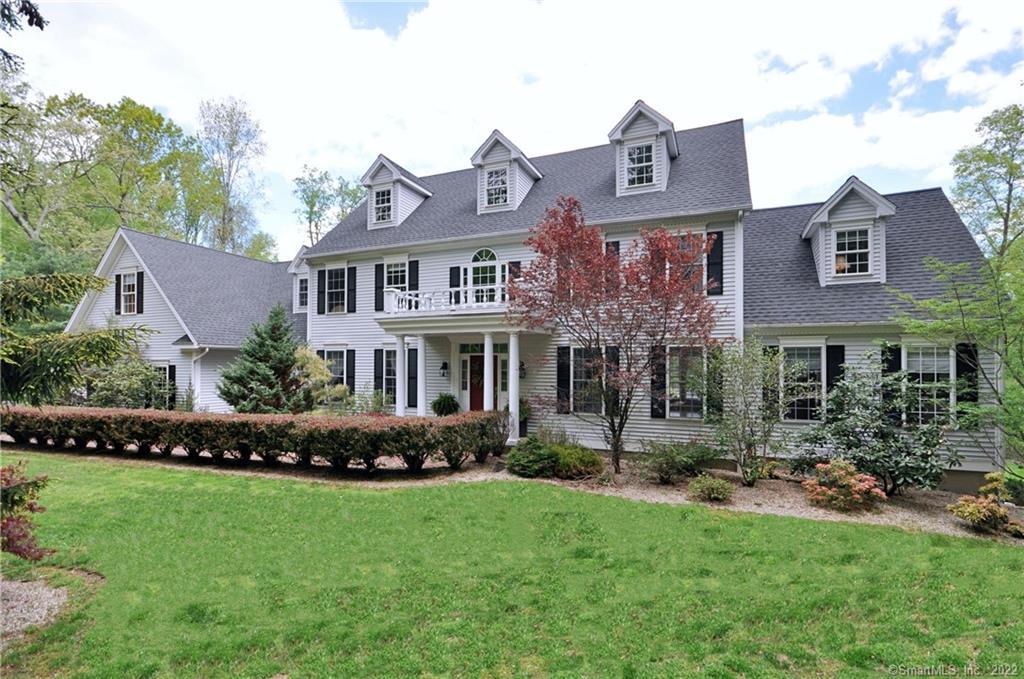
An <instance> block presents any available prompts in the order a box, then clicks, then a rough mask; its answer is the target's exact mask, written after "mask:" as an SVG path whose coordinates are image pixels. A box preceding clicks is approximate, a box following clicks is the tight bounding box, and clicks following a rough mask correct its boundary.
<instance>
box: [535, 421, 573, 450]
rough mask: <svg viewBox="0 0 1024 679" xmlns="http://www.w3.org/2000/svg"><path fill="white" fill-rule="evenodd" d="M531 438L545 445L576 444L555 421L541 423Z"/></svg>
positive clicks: (571, 436) (570, 435)
mask: <svg viewBox="0 0 1024 679" xmlns="http://www.w3.org/2000/svg"><path fill="white" fill-rule="evenodd" d="M533 436H534V437H535V438H536V439H537V440H539V441H540V442H541V443H544V444H547V445H554V444H565V443H578V441H577V440H576V437H575V436H573V435H572V434H570V433H569V432H567V431H566V430H565V427H563V426H562V425H561V423H559V422H557V421H554V422H551V421H547V422H544V421H542V422H541V423H540V425H538V427H537V430H536V432H535V433H534V434H533Z"/></svg>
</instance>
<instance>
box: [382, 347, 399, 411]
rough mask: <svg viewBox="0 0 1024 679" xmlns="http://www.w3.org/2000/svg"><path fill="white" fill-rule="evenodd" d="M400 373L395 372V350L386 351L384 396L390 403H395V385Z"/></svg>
mask: <svg viewBox="0 0 1024 679" xmlns="http://www.w3.org/2000/svg"><path fill="white" fill-rule="evenodd" d="M397 377H398V373H397V372H395V350H394V349H385V350H384V395H385V396H386V397H387V399H386V400H387V401H388V402H389V403H394V402H395V385H396V384H397Z"/></svg>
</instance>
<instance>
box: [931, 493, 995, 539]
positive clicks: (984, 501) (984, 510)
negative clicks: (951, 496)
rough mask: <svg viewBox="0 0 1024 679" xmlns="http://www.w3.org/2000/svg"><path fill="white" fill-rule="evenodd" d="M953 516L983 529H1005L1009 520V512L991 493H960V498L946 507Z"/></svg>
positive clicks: (972, 526) (973, 526)
mask: <svg viewBox="0 0 1024 679" xmlns="http://www.w3.org/2000/svg"><path fill="white" fill-rule="evenodd" d="M946 509H948V510H949V511H950V512H952V513H953V516H955V517H957V518H958V519H962V520H964V521H966V522H967V523H969V524H971V528H973V529H975V530H983V531H995V532H998V531H1001V530H1005V529H1006V526H1007V525H1008V524H1009V522H1010V512H1009V510H1008V509H1007V508H1006V507H1004V506H1003V504H1002V503H1001V502H1000V501H999V500H998V499H996V498H995V497H993V496H991V495H982V496H981V497H975V496H974V495H962V496H960V499H959V500H957V501H956V502H954V503H953V504H951V505H949V506H948V507H946Z"/></svg>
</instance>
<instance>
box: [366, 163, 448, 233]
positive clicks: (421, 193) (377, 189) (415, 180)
mask: <svg viewBox="0 0 1024 679" xmlns="http://www.w3.org/2000/svg"><path fill="white" fill-rule="evenodd" d="M361 182H362V184H363V186H365V187H366V210H367V213H366V228H368V229H381V228H386V227H389V226H398V225H399V224H401V223H402V222H403V221H404V220H405V218H406V217H408V216H409V215H410V214H412V211H413V210H415V209H416V208H417V207H419V205H420V203H422V202H423V201H424V200H426V199H427V198H429V197H430V196H431V195H432V194H431V193H430V191H429V190H428V189H427V187H425V186H424V185H423V182H422V181H421V180H420V178H419V177H417V176H416V175H414V174H413V173H412V172H409V171H408V170H406V169H405V168H403V167H402V166H401V165H399V164H398V163H396V162H394V161H393V160H391V159H390V158H388V157H387V156H385V155H379V156H377V160H375V161H373V165H371V166H370V169H369V170H367V171H366V174H364V175H363V178H362V180H361Z"/></svg>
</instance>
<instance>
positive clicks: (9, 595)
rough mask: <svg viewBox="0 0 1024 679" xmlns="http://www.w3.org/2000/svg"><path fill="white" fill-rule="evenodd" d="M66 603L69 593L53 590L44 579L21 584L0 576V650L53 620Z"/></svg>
mask: <svg viewBox="0 0 1024 679" xmlns="http://www.w3.org/2000/svg"><path fill="white" fill-rule="evenodd" d="M67 600H68V592H67V590H66V589H64V588H63V587H50V586H49V585H47V584H46V583H45V582H43V581H42V580H32V581H28V582H22V581H20V580H5V579H3V578H2V577H0V613H2V616H0V618H2V619H0V623H2V631H3V634H2V636H0V647H2V645H3V643H4V642H7V641H9V640H10V639H12V638H15V637H17V636H19V635H20V634H21V633H22V632H23V631H25V629H27V628H28V627H31V626H33V625H35V626H41V625H45V624H47V623H48V622H50V621H51V620H53V618H54V617H56V615H57V613H58V612H59V611H60V609H61V607H63V606H64V604H65V603H66V602H67Z"/></svg>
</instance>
